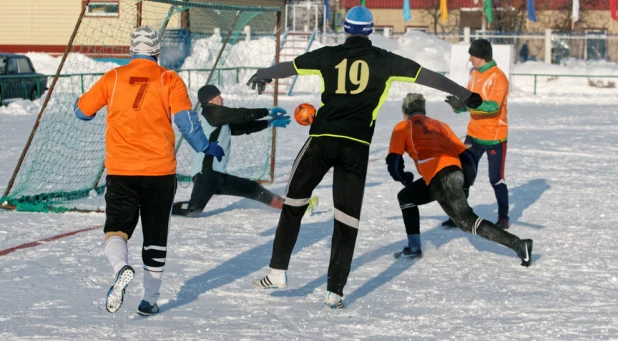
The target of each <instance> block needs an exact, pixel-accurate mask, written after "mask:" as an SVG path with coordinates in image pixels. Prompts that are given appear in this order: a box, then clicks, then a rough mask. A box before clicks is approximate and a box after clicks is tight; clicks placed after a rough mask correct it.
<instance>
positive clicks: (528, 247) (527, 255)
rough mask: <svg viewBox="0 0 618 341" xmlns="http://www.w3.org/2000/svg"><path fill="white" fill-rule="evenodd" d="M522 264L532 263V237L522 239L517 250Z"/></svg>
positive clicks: (528, 264)
mask: <svg viewBox="0 0 618 341" xmlns="http://www.w3.org/2000/svg"><path fill="white" fill-rule="evenodd" d="M517 255H518V256H519V258H521V265H522V266H525V267H528V266H530V263H532V239H522V240H521V241H520V244H519V249H518V250H517Z"/></svg>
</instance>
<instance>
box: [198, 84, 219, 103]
mask: <svg viewBox="0 0 618 341" xmlns="http://www.w3.org/2000/svg"><path fill="white" fill-rule="evenodd" d="M219 95H221V91H219V89H218V88H217V87H216V86H214V85H212V84H208V85H204V86H203V87H201V88H200V89H199V90H198V91H197V100H198V101H200V103H202V104H206V103H208V101H210V100H211V99H213V98H215V97H217V96H219Z"/></svg>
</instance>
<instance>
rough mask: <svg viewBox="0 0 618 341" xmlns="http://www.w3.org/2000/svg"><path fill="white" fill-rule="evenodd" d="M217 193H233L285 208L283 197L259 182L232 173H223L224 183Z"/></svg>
mask: <svg viewBox="0 0 618 341" xmlns="http://www.w3.org/2000/svg"><path fill="white" fill-rule="evenodd" d="M217 194H221V195H232V196H236V197H242V198H247V199H252V200H255V201H259V202H261V203H263V204H265V205H268V206H270V207H274V208H278V209H281V208H283V198H282V197H280V196H278V195H276V194H275V193H273V192H271V191H269V190H267V189H266V188H264V186H262V185H260V184H259V183H257V182H255V181H253V180H249V179H245V178H241V177H238V176H235V175H231V174H223V184H222V186H221V188H220V189H219V192H217Z"/></svg>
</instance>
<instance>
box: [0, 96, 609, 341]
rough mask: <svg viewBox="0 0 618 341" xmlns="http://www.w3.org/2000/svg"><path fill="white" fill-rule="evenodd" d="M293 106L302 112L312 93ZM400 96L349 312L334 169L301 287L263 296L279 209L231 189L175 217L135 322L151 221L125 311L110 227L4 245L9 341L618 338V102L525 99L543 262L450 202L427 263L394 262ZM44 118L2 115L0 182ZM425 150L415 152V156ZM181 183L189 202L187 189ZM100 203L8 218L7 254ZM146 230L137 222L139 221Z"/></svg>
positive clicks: (487, 211)
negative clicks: (110, 252)
mask: <svg viewBox="0 0 618 341" xmlns="http://www.w3.org/2000/svg"><path fill="white" fill-rule="evenodd" d="M304 100H310V101H317V98H315V97H309V98H304V97H303V98H301V97H295V98H291V99H286V100H284V101H283V105H284V106H285V107H286V108H287V109H288V110H292V109H293V108H294V106H295V105H296V104H297V103H299V102H300V101H304ZM399 108H400V102H399V101H398V100H392V101H388V102H387V103H386V105H385V106H384V108H383V109H382V111H381V113H380V117H379V120H378V124H377V128H376V134H375V139H374V143H373V145H372V147H371V160H372V162H370V164H369V174H368V178H367V188H366V191H365V199H364V210H363V214H362V219H361V226H360V233H359V238H358V243H357V248H356V252H355V259H354V262H353V270H352V273H351V275H350V280H349V282H348V285H347V287H346V290H345V294H346V296H345V299H346V301H347V304H348V307H347V308H346V309H345V310H343V311H331V310H329V309H324V308H323V306H322V300H323V296H324V293H325V283H326V277H325V274H326V270H327V266H328V259H329V253H330V237H331V232H332V220H333V209H332V198H331V181H332V176H331V175H327V176H326V178H325V179H324V181H323V182H322V184H321V185H320V186H319V187H318V188H317V189H316V192H315V194H318V195H319V196H320V198H321V202H320V206H319V207H318V210H317V212H315V213H314V214H313V215H311V216H309V217H306V218H305V219H304V221H303V223H304V224H303V228H302V229H301V234H300V238H299V241H298V244H297V245H296V249H295V254H294V255H293V258H292V262H291V267H290V271H289V284H290V287H289V288H288V289H287V290H282V291H274V292H263V291H258V290H256V289H254V288H253V287H252V285H251V280H253V279H256V278H258V277H260V276H261V275H263V274H264V272H265V271H266V267H267V265H268V261H269V259H270V251H271V247H272V240H273V236H274V230H275V227H276V223H277V219H278V212H277V211H276V210H274V209H271V208H268V207H265V206H262V205H260V204H257V203H254V202H250V201H248V200H244V199H243V200H238V199H235V198H231V197H216V198H215V199H214V200H213V201H212V202H211V203H210V204H209V205H208V207H207V209H206V211H205V212H204V213H203V214H202V216H201V217H199V218H193V219H190V218H174V219H173V221H172V226H171V233H170V242H169V249H170V251H169V253H168V261H167V266H166V273H165V276H164V282H163V287H162V295H161V300H160V302H159V304H160V305H161V308H162V312H161V314H159V315H158V316H154V317H151V318H148V319H139V318H136V315H135V309H136V308H137V304H138V303H139V300H140V297H141V273H142V270H141V268H140V266H139V264H140V262H141V259H140V245H141V237H140V234H139V231H138V232H137V233H136V234H135V235H134V238H133V239H132V240H131V242H130V252H131V255H130V259H131V261H132V263H133V264H134V265H136V270H137V274H138V276H137V279H136V280H135V281H134V282H133V283H132V284H131V285H130V286H129V288H128V292H127V296H126V298H125V303H124V305H123V306H122V308H121V309H120V310H119V311H118V312H117V313H115V314H109V313H108V312H107V311H105V308H104V297H105V293H106V292H107V289H108V288H109V285H110V283H111V281H112V273H111V272H112V271H111V269H110V266H109V265H108V264H107V260H106V259H105V257H104V255H103V245H102V240H103V233H102V231H101V229H95V230H93V231H90V232H84V233H81V234H78V235H75V236H72V237H67V238H64V239H61V240H58V241H53V242H49V243H45V244H43V245H41V246H37V247H34V248H29V249H25V250H20V251H16V252H14V253H11V254H8V255H6V256H2V257H0V272H1V273H2V276H0V287H1V288H2V290H1V291H0V303H1V306H2V309H1V311H0V339H2V340H33V339H44V340H73V339H91V338H96V339H100V340H115V339H123V340H142V339H144V338H145V337H147V338H152V339H162V338H166V339H170V340H198V339H199V340H260V339H270V340H322V339H324V340H329V339H339V340H429V339H441V340H444V339H454V340H488V339H492V340H512V339H536V340H592V339H616V336H617V335H618V314H617V313H616V311H618V265H616V264H617V262H616V259H617V258H618V250H617V249H616V244H618V234H616V233H615V226H616V223H617V222H618V204H617V200H616V199H617V198H616V193H618V185H617V184H616V182H615V181H613V180H614V179H616V177H618V168H617V167H616V166H617V164H618V156H617V155H618V147H616V142H617V141H618V117H617V116H616V109H615V108H616V103H615V102H614V104H611V105H594V106H592V105H573V104H571V105H560V104H556V103H547V104H545V103H529V102H526V101H518V100H514V101H511V103H510V106H509V110H510V114H509V117H510V122H509V123H510V128H511V131H510V140H509V151H508V158H507V167H506V176H507V182H508V184H509V188H510V201H511V219H512V223H513V225H512V227H511V229H510V231H511V232H512V233H515V234H517V235H519V236H522V237H527V238H532V239H534V241H535V248H534V254H533V259H534V264H533V265H532V266H531V267H530V268H523V267H521V266H520V265H519V260H518V259H517V257H516V256H515V254H514V253H513V252H511V251H510V250H508V249H506V248H503V247H501V246H498V245H494V244H492V243H490V242H487V241H485V240H482V239H480V238H478V237H476V236H472V235H467V234H464V233H462V232H460V231H456V230H455V231H454V230H445V229H443V228H442V227H441V226H440V222H441V221H442V220H444V219H445V218H446V217H445V215H444V213H443V212H442V211H441V209H440V208H439V207H438V205H437V204H435V203H432V204H430V205H427V206H425V207H422V208H421V214H422V222H421V224H422V227H421V231H422V239H423V247H424V251H425V254H424V257H423V258H422V259H421V260H418V261H406V260H394V259H393V257H392V253H393V252H395V251H398V250H399V249H400V248H401V247H402V246H403V245H404V244H405V241H404V240H405V233H404V228H403V224H402V221H401V217H400V211H399V207H398V204H397V198H396V193H397V191H399V190H400V188H401V185H399V184H398V183H395V182H394V181H392V180H391V179H390V177H389V175H388V173H387V172H386V167H385V164H384V161H383V159H384V157H385V156H386V151H387V146H388V140H389V136H390V131H391V129H392V127H393V126H394V125H395V123H396V122H397V121H398V120H399V119H400V114H399ZM429 112H430V114H431V115H432V116H434V117H436V118H439V119H443V120H444V121H446V122H448V123H449V124H451V125H452V127H453V128H454V130H455V131H456V132H457V133H458V134H461V135H462V136H463V135H464V133H465V125H466V122H467V117H466V116H465V115H454V114H452V113H451V112H450V110H449V108H448V106H447V105H446V104H444V103H441V102H429ZM34 117H35V115H34V114H23V115H5V114H2V115H0V136H2V141H3V142H2V144H3V148H2V151H1V152H0V189H2V187H4V186H5V185H6V183H7V182H8V178H9V176H10V173H11V170H12V169H13V167H14V165H15V163H16V162H17V158H18V155H19V152H20V150H21V148H22V146H23V144H24V143H25V140H26V139H27V134H28V132H29V130H30V127H31V125H32V123H33V121H34ZM306 135H307V128H306V127H301V126H299V125H296V124H293V125H291V126H289V127H288V128H287V129H282V130H279V133H278V145H277V168H276V179H275V183H274V184H272V185H269V186H268V187H269V188H270V189H272V190H273V191H275V192H278V193H282V192H283V191H284V187H285V181H286V179H287V174H288V172H289V170H290V168H291V164H292V162H293V159H294V157H295V156H296V153H297V151H298V150H299V149H300V146H301V145H302V143H303V142H304V140H305V138H306ZM410 167H411V162H410V161H408V168H410ZM486 178H487V171H486V163H485V161H482V163H481V167H480V174H479V178H478V181H477V184H476V185H475V186H474V187H473V189H472V192H471V196H470V197H471V200H470V201H471V203H472V205H473V207H474V209H475V211H476V212H477V213H478V214H480V215H481V216H483V217H487V218H488V219H492V220H493V219H495V218H496V206H495V203H494V202H495V198H494V195H493V192H492V190H491V186H490V185H489V184H488V182H487V180H486ZM188 195H189V192H188V190H186V189H181V190H179V193H178V198H181V199H182V198H187V197H188ZM103 222H104V215H103V214H75V213H67V214H33V213H18V212H6V211H3V212H0V250H3V249H7V248H10V247H13V246H16V245H19V244H22V243H26V242H31V241H35V240H39V239H43V238H47V237H51V236H54V235H57V234H60V233H65V232H70V231H74V230H79V229H83V228H87V227H91V226H96V225H101V224H103ZM138 229H139V228H138Z"/></svg>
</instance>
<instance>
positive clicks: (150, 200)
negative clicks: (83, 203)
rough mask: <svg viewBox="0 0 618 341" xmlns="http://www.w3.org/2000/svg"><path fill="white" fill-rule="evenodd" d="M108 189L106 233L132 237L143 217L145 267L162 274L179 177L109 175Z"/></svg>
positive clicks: (106, 198) (106, 193) (172, 175)
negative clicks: (177, 178)
mask: <svg viewBox="0 0 618 341" xmlns="http://www.w3.org/2000/svg"><path fill="white" fill-rule="evenodd" d="M106 186H107V190H106V192H105V205H106V206H105V227H104V229H103V231H104V232H105V233H108V232H124V233H126V234H127V236H128V238H131V236H132V235H133V231H135V227H136V226H137V222H138V219H139V218H140V217H141V218H142V233H143V235H144V243H143V246H142V260H143V262H144V268H145V269H147V270H150V271H163V267H164V266H165V257H166V255H167V234H168V229H169V223H170V214H171V211H172V204H173V203H174V195H175V193H176V175H175V174H171V175H163V176H124V175H108V176H107V178H106Z"/></svg>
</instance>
